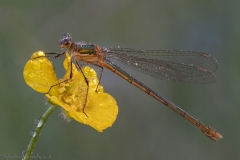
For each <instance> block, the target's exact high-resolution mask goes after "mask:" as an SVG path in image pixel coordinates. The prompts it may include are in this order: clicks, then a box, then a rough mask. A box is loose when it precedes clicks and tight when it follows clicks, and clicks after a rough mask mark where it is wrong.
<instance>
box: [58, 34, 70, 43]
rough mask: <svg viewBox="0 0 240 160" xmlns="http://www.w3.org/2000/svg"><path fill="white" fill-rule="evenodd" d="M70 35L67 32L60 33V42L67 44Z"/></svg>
mask: <svg viewBox="0 0 240 160" xmlns="http://www.w3.org/2000/svg"><path fill="white" fill-rule="evenodd" d="M71 39H72V38H71V36H70V34H69V33H67V34H63V35H62V38H61V39H60V41H59V42H60V44H68V43H69V42H70V41H71Z"/></svg>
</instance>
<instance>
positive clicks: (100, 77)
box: [93, 64, 103, 92]
mask: <svg viewBox="0 0 240 160" xmlns="http://www.w3.org/2000/svg"><path fill="white" fill-rule="evenodd" d="M93 65H95V66H97V67H99V68H101V73H100V76H99V80H98V84H97V87H96V90H95V92H98V87H99V84H100V81H101V79H102V74H103V67H102V66H100V65H98V64H93Z"/></svg>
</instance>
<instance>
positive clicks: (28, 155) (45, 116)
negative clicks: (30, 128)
mask: <svg viewBox="0 0 240 160" xmlns="http://www.w3.org/2000/svg"><path fill="white" fill-rule="evenodd" d="M56 108H57V106H55V105H53V104H52V105H51V106H50V107H49V108H48V109H47V111H46V112H45V113H44V114H43V115H42V117H41V118H40V119H39V122H38V124H37V126H36V128H35V130H34V133H33V136H32V139H31V141H30V143H29V145H28V148H27V150H26V154H25V155H23V156H24V158H23V160H29V159H30V158H31V154H32V151H33V149H34V147H35V144H36V141H37V139H38V137H39V135H40V133H41V130H42V128H43V126H44V124H45V122H46V121H47V119H48V117H49V116H50V115H51V114H52V112H53V111H54V110H55V109H56Z"/></svg>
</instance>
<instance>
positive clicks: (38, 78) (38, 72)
mask: <svg viewBox="0 0 240 160" xmlns="http://www.w3.org/2000/svg"><path fill="white" fill-rule="evenodd" d="M44 56H45V54H44V53H43V52H42V51H38V52H35V53H33V55H32V59H31V60H29V61H28V62H27V64H26V65H25V67H24V71H23V77H24V80H25V82H26V83H27V84H28V85H29V86H30V87H32V88H33V89H34V90H36V91H37V92H40V93H47V92H48V91H49V89H50V87H51V86H53V85H54V84H56V81H57V78H56V74H55V72H54V68H53V66H52V64H51V62H50V61H49V60H48V59H47V58H46V57H44ZM55 89H56V87H53V88H52V89H51V93H53V94H56V93H54V92H56V90H55Z"/></svg>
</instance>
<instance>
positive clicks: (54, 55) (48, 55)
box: [34, 52, 72, 94]
mask: <svg viewBox="0 0 240 160" xmlns="http://www.w3.org/2000/svg"><path fill="white" fill-rule="evenodd" d="M65 53H66V52H61V53H54V52H50V53H45V56H39V57H36V58H41V57H48V58H58V57H61V56H62V55H64V54H65ZM36 58H34V59H36ZM70 79H72V60H71V62H70V75H69V78H68V79H65V80H64V81H62V82H59V83H57V84H55V85H52V86H51V87H50V88H49V90H48V92H47V93H46V94H48V93H49V92H50V90H51V89H52V88H53V87H54V86H57V85H59V84H61V83H63V82H66V81H68V80H70Z"/></svg>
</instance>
